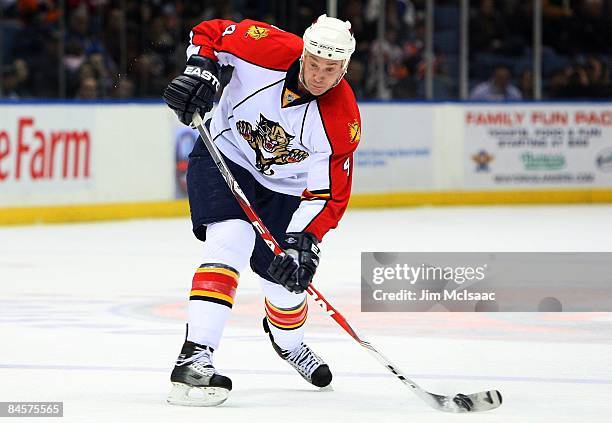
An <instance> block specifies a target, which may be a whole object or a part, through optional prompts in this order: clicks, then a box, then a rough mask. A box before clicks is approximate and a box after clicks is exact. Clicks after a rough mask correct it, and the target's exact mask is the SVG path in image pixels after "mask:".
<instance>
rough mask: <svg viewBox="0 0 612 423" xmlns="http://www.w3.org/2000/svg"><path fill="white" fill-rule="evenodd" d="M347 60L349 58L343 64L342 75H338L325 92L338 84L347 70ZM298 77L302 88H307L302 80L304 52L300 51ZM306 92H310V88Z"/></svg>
mask: <svg viewBox="0 0 612 423" xmlns="http://www.w3.org/2000/svg"><path fill="white" fill-rule="evenodd" d="M349 60H350V59H347V61H346V64H345V65H344V66H343V68H344V72H342V75H340V76H339V77H338V80H337V81H336V82H335V83H334V85H332V86H331V87H329V89H328V90H326V91H325V92H327V91H329V90H331V89H332V88H334V87H335V86H336V85H338V84H339V83H340V81H342V78H344V75H346V71H347V70H348V61H349ZM298 79H299V81H300V82H301V84H302V85H303V86H304V88H306V89H307V90H308V85H306V81H305V80H304V53H303V52H302V55H301V56H300V71H299V72H298ZM308 92H310V90H308ZM311 94H312V93H311ZM323 94H325V93H323ZM323 94H321V95H323Z"/></svg>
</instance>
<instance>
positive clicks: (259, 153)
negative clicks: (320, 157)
mask: <svg viewBox="0 0 612 423" xmlns="http://www.w3.org/2000/svg"><path fill="white" fill-rule="evenodd" d="M236 128H237V129H238V132H240V135H242V138H244V139H245V140H246V141H247V142H248V143H249V145H250V146H251V148H252V149H253V150H254V151H255V167H256V168H257V170H258V171H260V172H261V173H263V174H264V175H274V170H272V169H270V167H271V166H272V165H284V164H288V163H297V162H301V161H302V160H304V159H305V158H307V157H308V153H307V152H305V151H303V150H299V149H297V148H294V149H289V143H291V140H293V139H294V138H295V136H294V135H289V134H288V133H287V131H285V130H284V129H283V127H282V126H280V125H279V124H278V122H274V121H272V120H269V119H267V118H266V117H265V116H264V115H262V114H260V115H259V122H257V127H256V128H255V129H253V127H252V126H251V124H250V123H249V122H246V121H244V120H240V121H238V122H237V123H236Z"/></svg>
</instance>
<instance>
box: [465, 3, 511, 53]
mask: <svg viewBox="0 0 612 423" xmlns="http://www.w3.org/2000/svg"><path fill="white" fill-rule="evenodd" d="M469 28H470V46H471V47H472V48H473V49H474V51H478V52H487V53H503V52H504V50H505V39H506V33H507V28H506V21H505V20H504V17H503V16H502V15H501V13H500V12H499V11H498V10H497V9H496V8H495V4H494V2H493V0H480V7H479V8H478V10H477V11H475V12H473V13H472V16H471V18H470V27H469Z"/></svg>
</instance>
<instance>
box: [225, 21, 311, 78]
mask: <svg viewBox="0 0 612 423" xmlns="http://www.w3.org/2000/svg"><path fill="white" fill-rule="evenodd" d="M222 38H223V40H222V46H221V51H224V50H225V51H227V52H229V53H232V54H234V55H235V56H237V57H239V58H241V59H243V60H245V61H247V62H250V63H253V64H255V65H259V66H262V67H266V68H270V69H275V70H282V71H285V70H287V69H289V66H291V64H292V63H293V62H295V60H296V59H297V58H298V57H299V56H300V55H301V54H302V48H303V46H304V42H303V41H302V38H300V37H298V36H297V35H295V34H292V33H290V32H286V31H283V30H281V29H278V28H276V27H274V26H272V25H270V24H267V23H265V22H258V21H254V20H251V19H245V20H243V21H241V22H239V23H237V24H232V25H229V26H228V27H227V28H225V30H224V32H223V37H222Z"/></svg>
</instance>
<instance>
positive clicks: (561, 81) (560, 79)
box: [545, 69, 568, 99]
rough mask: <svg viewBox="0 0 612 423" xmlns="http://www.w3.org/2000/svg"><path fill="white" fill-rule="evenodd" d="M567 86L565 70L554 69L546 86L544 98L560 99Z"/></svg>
mask: <svg viewBox="0 0 612 423" xmlns="http://www.w3.org/2000/svg"><path fill="white" fill-rule="evenodd" d="M567 84H568V74H567V71H566V70H565V69H556V70H555V71H553V72H552V74H551V76H550V78H549V79H548V82H547V84H546V87H545V88H546V91H545V97H546V98H551V99H558V98H562V97H563V93H564V91H565V89H566V87H567Z"/></svg>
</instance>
